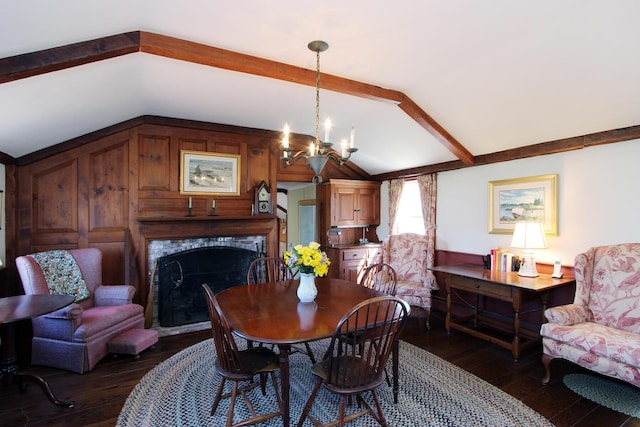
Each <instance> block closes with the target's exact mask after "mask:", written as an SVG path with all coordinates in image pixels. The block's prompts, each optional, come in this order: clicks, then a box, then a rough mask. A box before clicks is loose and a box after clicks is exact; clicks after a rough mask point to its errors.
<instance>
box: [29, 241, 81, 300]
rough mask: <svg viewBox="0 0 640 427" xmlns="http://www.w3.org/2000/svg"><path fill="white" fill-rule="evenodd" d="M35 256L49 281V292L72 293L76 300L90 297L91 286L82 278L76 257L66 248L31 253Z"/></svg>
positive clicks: (32, 256) (58, 293) (57, 293)
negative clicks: (88, 286)
mask: <svg viewBox="0 0 640 427" xmlns="http://www.w3.org/2000/svg"><path fill="white" fill-rule="evenodd" d="M29 256H30V257H31V258H33V259H34V260H35V261H36V262H37V263H38V265H39V266H40V269H42V273H43V274H44V278H45V280H46V281H47V287H48V288H49V292H50V293H52V294H55V295H71V296H73V297H75V298H76V301H75V302H80V301H84V300H86V299H88V298H89V296H90V294H89V288H87V283H86V282H85V281H84V279H83V278H82V272H81V271H80V268H79V267H78V263H76V259H75V258H74V257H73V255H71V254H70V253H69V251H65V250H56V251H48V252H39V253H37V254H32V255H29Z"/></svg>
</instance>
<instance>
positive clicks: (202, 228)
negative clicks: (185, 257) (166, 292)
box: [137, 215, 279, 300]
mask: <svg viewBox="0 0 640 427" xmlns="http://www.w3.org/2000/svg"><path fill="white" fill-rule="evenodd" d="M137 221H138V224H139V227H138V232H139V235H140V239H141V241H140V248H144V249H143V250H141V251H140V252H139V253H138V259H139V262H140V265H142V266H144V275H143V277H142V279H143V282H142V283H144V284H145V286H144V289H140V297H141V298H143V300H146V297H147V295H148V292H149V285H150V284H149V282H148V278H149V273H150V271H149V269H148V267H147V266H148V259H147V251H148V247H149V242H150V241H152V240H163V239H193V238H201V237H239V236H265V240H266V244H265V247H264V250H265V252H266V255H267V256H277V254H278V243H279V242H278V232H279V229H278V217H277V215H254V216H222V215H220V216H205V215H202V216H192V217H188V216H184V215H183V216H172V217H138V218H137Z"/></svg>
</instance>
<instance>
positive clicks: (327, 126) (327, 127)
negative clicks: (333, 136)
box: [324, 117, 331, 142]
mask: <svg viewBox="0 0 640 427" xmlns="http://www.w3.org/2000/svg"><path fill="white" fill-rule="evenodd" d="M330 130H331V119H330V118H328V117H327V120H325V122H324V142H329V131H330Z"/></svg>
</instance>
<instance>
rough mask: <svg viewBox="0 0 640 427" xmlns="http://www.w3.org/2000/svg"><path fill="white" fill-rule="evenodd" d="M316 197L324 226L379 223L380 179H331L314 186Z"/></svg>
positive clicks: (361, 225) (373, 224) (364, 225)
mask: <svg viewBox="0 0 640 427" xmlns="http://www.w3.org/2000/svg"><path fill="white" fill-rule="evenodd" d="M316 199H317V203H318V208H319V210H320V213H321V217H324V218H325V221H326V224H325V225H326V227H366V226H377V225H380V183H379V182H375V181H356V180H348V179H331V180H329V182H326V183H324V184H321V185H319V186H318V188H317V189H316Z"/></svg>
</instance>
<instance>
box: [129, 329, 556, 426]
mask: <svg viewBox="0 0 640 427" xmlns="http://www.w3.org/2000/svg"><path fill="white" fill-rule="evenodd" d="M327 344H328V341H326V340H323V341H319V342H315V343H311V347H312V350H313V351H314V354H316V355H320V354H322V353H323V351H324V350H325V349H326V347H327ZM238 345H239V347H240V346H242V343H241V341H240V340H239V342H238ZM214 358H215V351H214V348H213V340H211V339H208V340H205V341H202V342H200V343H198V344H195V345H193V346H191V347H189V348H187V349H185V350H182V351H181V352H180V353H178V354H176V355H174V356H172V357H171V358H169V359H167V360H166V361H164V362H162V363H160V364H159V365H157V366H156V367H155V368H153V369H152V370H151V371H149V372H148V373H147V374H146V375H145V376H144V377H143V378H142V380H140V382H139V383H138V384H137V385H136V387H135V388H134V389H133V391H132V392H131V394H130V395H129V397H128V398H127V400H126V402H125V404H124V406H123V408H122V411H121V413H120V415H119V417H118V422H117V426H119V427H128V426H194V427H195V426H221V425H225V422H226V414H227V411H228V402H229V399H226V400H224V401H223V402H222V403H221V404H220V406H219V408H218V411H217V413H216V414H215V416H213V417H212V416H211V415H210V411H211V404H212V402H213V398H214V396H215V393H216V390H217V387H218V384H219V381H220V379H219V376H218V375H217V374H216V372H215V368H214V364H213V361H214ZM289 361H290V372H291V393H290V394H291V423H292V424H293V425H295V424H296V423H297V422H298V419H299V417H300V413H301V411H302V408H303V406H304V404H305V403H306V400H307V398H308V397H309V394H310V393H311V389H312V388H313V385H314V381H315V377H314V376H313V374H311V372H310V369H309V367H310V361H309V358H308V357H307V355H305V354H302V353H294V354H292V355H291V357H290V359H289ZM278 384H279V383H278ZM227 387H229V389H230V387H231V384H230V383H229V382H227ZM229 389H228V390H229ZM377 392H378V395H379V397H380V401H381V404H382V407H383V411H384V414H385V417H386V418H387V422H388V424H389V425H390V426H417V425H419V426H460V427H462V426H474V427H475V426H527V427H535V426H545V427H548V426H553V424H551V423H550V422H549V421H547V420H546V419H545V418H544V417H543V416H542V415H540V414H539V413H537V412H535V411H534V410H532V409H531V408H529V407H528V406H526V405H525V404H523V403H522V402H520V401H519V400H517V399H516V398H514V397H512V396H511V395H509V394H507V393H505V392H503V391H502V390H500V389H498V388H497V387H494V386H493V385H491V384H489V383H487V382H486V381H484V380H482V379H480V378H478V377H476V376H474V375H472V374H470V373H468V372H466V371H464V370H462V369H460V368H458V367H456V366H454V365H452V364H451V363H449V362H447V361H445V360H443V359H441V358H439V357H437V356H435V355H433V354H431V353H429V352H427V351H424V350H422V349H420V348H418V347H415V346H413V345H411V344H408V343H406V342H404V341H401V342H400V396H399V402H398V404H397V405H394V404H393V393H392V390H391V387H388V386H387V385H386V384H382V385H381V386H380V387H378V389H377ZM249 395H250V396H251V400H252V402H253V404H254V406H255V408H256V411H257V412H258V413H262V412H271V411H273V410H275V408H276V407H277V405H276V399H275V396H274V392H273V388H272V385H271V382H270V381H269V383H268V384H267V395H266V396H262V393H261V391H260V388H259V387H258V388H256V389H253V390H252V391H251V392H250V393H249ZM369 396H370V394H366V395H365V399H369ZM369 401H371V400H370V399H369ZM338 406H339V400H338V398H336V397H335V396H334V395H332V394H331V393H329V392H328V391H327V390H325V389H321V390H320V392H319V393H318V396H317V397H316V400H315V403H314V405H313V408H312V410H311V413H312V415H314V416H315V417H316V418H318V419H320V421H322V422H328V421H331V420H334V419H337V416H338V415H337V414H338ZM347 411H348V408H347ZM235 415H236V417H235V418H234V421H236V422H237V421H239V420H240V419H244V418H247V416H248V410H247V409H246V407H245V405H244V402H243V400H242V398H240V397H239V398H238V399H237V401H236V408H235ZM262 425H266V426H280V425H282V420H281V419H280V418H275V419H272V420H269V421H268V422H266V423H264V424H262ZM305 425H312V424H311V422H310V421H309V420H308V419H307V421H306V422H305ZM349 425H350V426H370V425H377V423H376V422H375V420H374V419H373V418H372V417H371V416H370V415H365V416H364V417H361V418H359V419H357V420H355V421H353V422H352V423H351V424H349Z"/></svg>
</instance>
